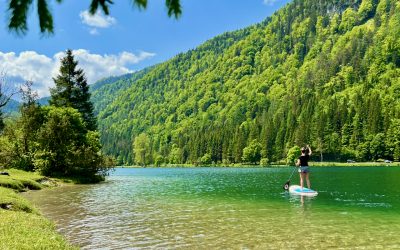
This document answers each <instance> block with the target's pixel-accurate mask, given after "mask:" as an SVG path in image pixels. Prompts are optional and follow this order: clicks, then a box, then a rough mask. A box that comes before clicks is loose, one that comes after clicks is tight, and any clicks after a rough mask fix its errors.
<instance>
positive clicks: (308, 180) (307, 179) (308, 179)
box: [305, 172, 311, 188]
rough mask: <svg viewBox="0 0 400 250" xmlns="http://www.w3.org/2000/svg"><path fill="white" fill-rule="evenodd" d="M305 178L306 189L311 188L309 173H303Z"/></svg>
mask: <svg viewBox="0 0 400 250" xmlns="http://www.w3.org/2000/svg"><path fill="white" fill-rule="evenodd" d="M305 176H306V181H307V187H308V188H311V183H310V173H309V172H308V173H305Z"/></svg>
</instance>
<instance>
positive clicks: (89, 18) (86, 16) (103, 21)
mask: <svg viewBox="0 0 400 250" xmlns="http://www.w3.org/2000/svg"><path fill="white" fill-rule="evenodd" d="M79 16H80V18H81V21H82V23H84V24H86V25H87V26H89V27H91V28H90V29H89V33H90V34H91V35H98V34H99V31H98V28H101V29H105V28H108V27H110V26H112V25H114V24H116V23H117V20H116V19H115V18H114V17H111V16H106V15H104V14H103V13H101V12H96V14H94V15H91V14H90V13H89V11H87V10H85V11H82V12H81V13H79Z"/></svg>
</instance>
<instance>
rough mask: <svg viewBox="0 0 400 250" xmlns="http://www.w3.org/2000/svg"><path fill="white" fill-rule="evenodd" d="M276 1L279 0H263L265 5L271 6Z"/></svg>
mask: <svg viewBox="0 0 400 250" xmlns="http://www.w3.org/2000/svg"><path fill="white" fill-rule="evenodd" d="M276 2H278V0H263V3H264V4H265V5H270V6H272V5H274V4H275V3H276Z"/></svg>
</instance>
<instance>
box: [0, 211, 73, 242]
mask: <svg viewBox="0 0 400 250" xmlns="http://www.w3.org/2000/svg"><path fill="white" fill-rule="evenodd" d="M0 218H1V220H0V239H1V240H0V249H2V250H8V249H10V250H14V249H21V250H24V249H78V248H77V247H73V246H71V245H70V244H69V243H68V242H67V241H66V240H65V239H64V238H63V237H62V236H61V235H60V234H58V233H57V232H56V230H55V227H54V225H53V224H52V223H51V222H50V221H48V220H47V219H45V218H44V217H43V216H41V215H39V214H34V213H26V212H21V211H7V210H1V209H0Z"/></svg>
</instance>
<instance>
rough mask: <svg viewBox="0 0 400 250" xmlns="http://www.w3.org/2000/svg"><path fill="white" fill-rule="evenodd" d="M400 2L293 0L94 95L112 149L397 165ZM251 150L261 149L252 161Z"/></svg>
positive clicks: (170, 158)
mask: <svg viewBox="0 0 400 250" xmlns="http://www.w3.org/2000/svg"><path fill="white" fill-rule="evenodd" d="M399 25H400V4H399V3H398V1H394V0H380V1H378V0H352V1H341V0H340V1H338V0H336V1H334V0H325V1H323V0H321V1H308V0H305V1H301V0H296V1H293V2H291V3H290V4H288V5H287V6H285V7H284V8H282V9H281V10H279V11H277V12H276V13H275V14H274V15H272V16H271V17H269V18H267V19H266V20H265V21H264V22H262V23H260V24H257V25H253V26H251V27H248V28H245V29H242V30H238V31H234V32H229V33H225V34H222V35H220V36H217V37H215V38H213V39H210V40H209V41H207V42H205V43H204V44H202V45H200V46H199V47H198V48H196V49H193V50H190V51H188V52H186V53H181V54H179V55H177V56H176V57H174V58H172V59H171V60H169V61H167V62H165V63H161V64H159V65H156V66H154V67H152V68H151V69H148V70H147V71H146V72H140V71H139V72H136V73H134V74H133V75H132V77H131V78H129V79H127V78H125V79H120V80H117V81H116V82H114V83H108V84H107V85H105V86H102V87H100V88H98V89H95V90H94V91H93V94H92V97H93V101H94V104H95V109H96V112H97V113H98V119H99V128H100V131H101V136H102V142H103V145H104V150H105V151H106V152H107V153H109V154H112V155H114V156H115V157H116V158H117V159H118V161H119V163H121V164H131V163H133V162H134V161H135V157H134V147H133V142H134V140H135V138H137V137H138V136H139V135H140V134H143V133H144V134H145V135H146V136H147V138H148V143H145V144H144V145H145V148H144V152H145V153H146V157H145V158H146V161H147V163H155V164H158V163H198V162H201V161H202V159H206V158H208V156H209V157H210V158H211V161H213V162H216V163H217V162H221V163H225V164H229V163H232V162H246V161H247V162H258V161H259V160H260V158H264V159H265V160H264V161H263V162H267V161H278V160H281V159H284V158H285V157H286V153H287V152H288V150H289V149H290V148H291V147H293V146H294V145H303V144H305V143H309V144H311V145H312V147H313V148H314V149H315V151H314V152H318V153H317V154H314V157H316V156H318V158H321V157H323V159H331V160H343V159H347V158H354V159H359V160H377V159H379V158H390V159H395V160H398V159H399V158H400V139H399V138H400V137H399V136H400V104H399V103H398V102H399V101H398V100H400V96H398V93H400V92H399V91H398V90H399V89H400V81H399V75H400V70H399V66H400V56H399V55H400V31H399V30H400V29H399V28H398V27H399ZM250 150H255V151H256V152H257V154H258V155H257V157H256V160H254V161H252V160H251V161H250V160H249V158H248V157H247V154H248V152H249V151H250Z"/></svg>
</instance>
